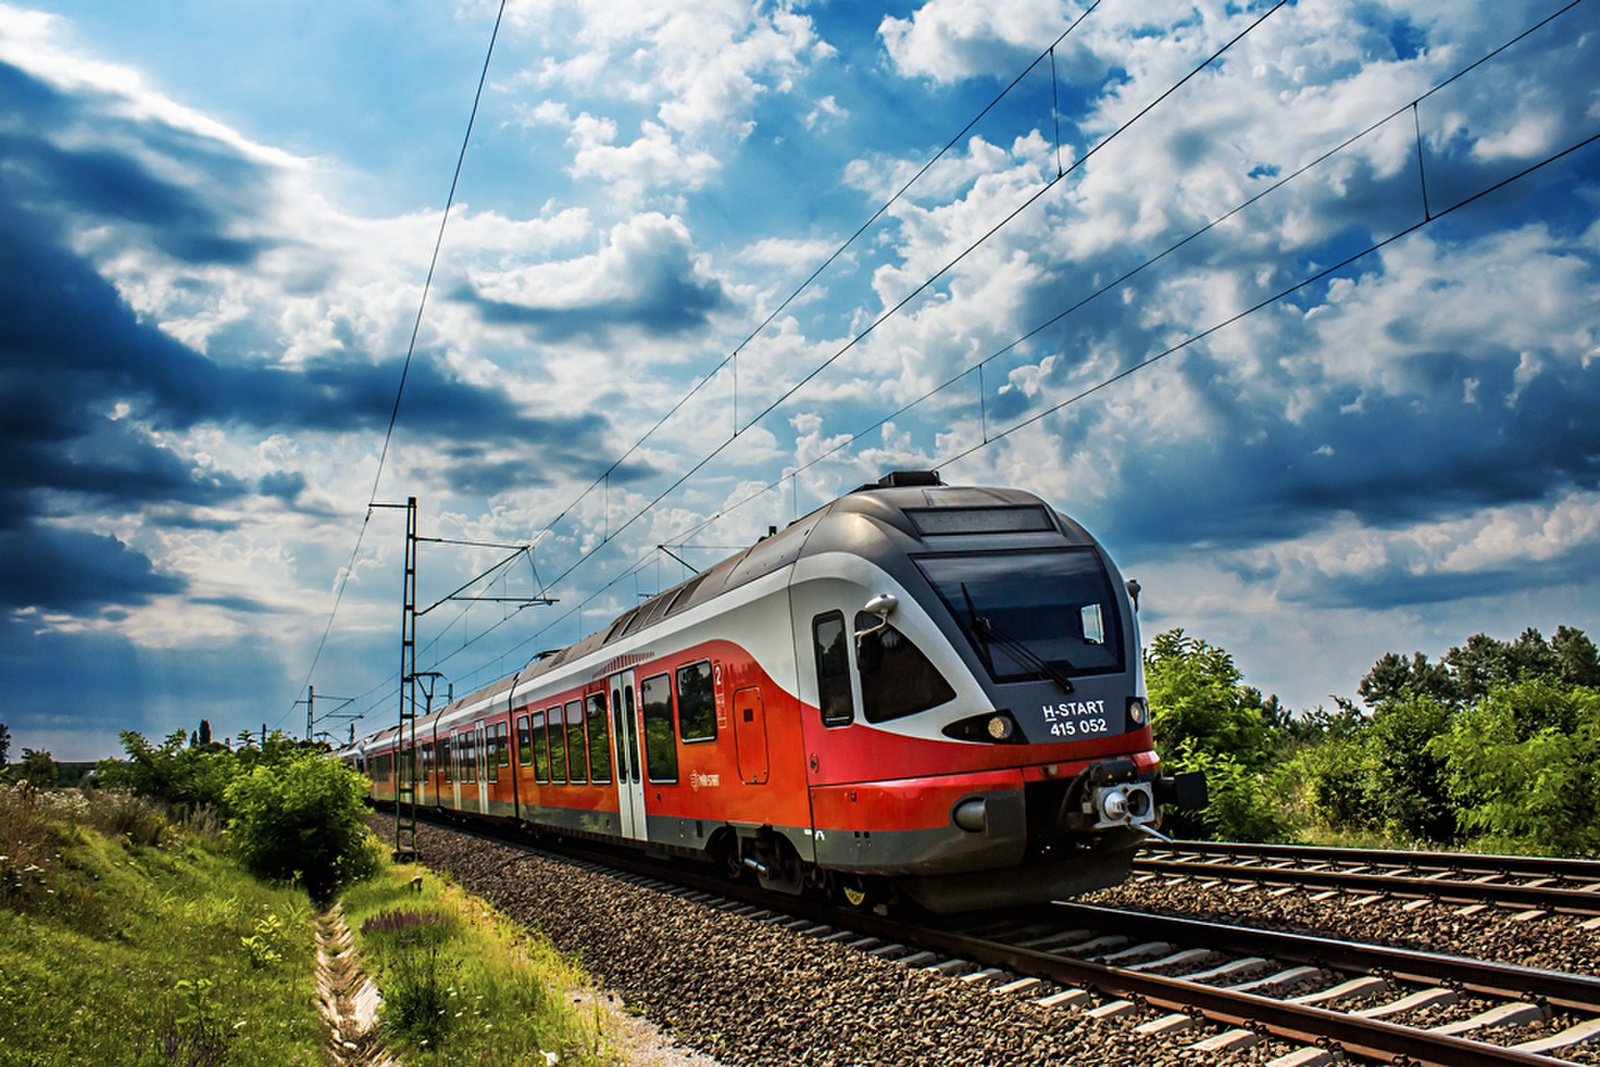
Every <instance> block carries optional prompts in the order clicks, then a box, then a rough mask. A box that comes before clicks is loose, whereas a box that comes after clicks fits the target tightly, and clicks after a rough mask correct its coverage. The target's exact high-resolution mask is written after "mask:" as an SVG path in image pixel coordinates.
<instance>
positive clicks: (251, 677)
mask: <svg viewBox="0 0 1600 1067" xmlns="http://www.w3.org/2000/svg"><path fill="white" fill-rule="evenodd" d="M0 677H4V678H5V680H6V697H7V701H8V704H7V711H6V718H5V721H6V725H7V726H9V727H10V728H11V736H12V744H13V751H17V750H18V748H17V746H19V745H28V746H29V747H37V748H48V749H51V750H53V751H54V753H55V755H56V757H57V758H58V759H94V758H98V757H102V756H110V755H114V754H115V755H120V754H121V748H120V746H119V745H118V743H117V733H118V731H121V730H137V731H139V732H141V733H143V734H145V736H146V737H148V738H150V739H152V740H156V739H159V738H162V737H165V736H166V735H167V734H168V733H170V732H171V731H172V730H174V729H178V728H182V729H184V730H186V731H187V730H194V729H197V728H198V727H199V725H200V719H202V718H208V719H210V720H211V725H212V727H213V728H214V729H215V731H216V735H217V736H218V737H232V736H234V735H236V734H237V733H238V732H239V731H240V730H241V729H245V728H248V729H250V730H251V731H252V732H254V731H257V730H259V729H260V728H261V719H262V717H263V716H262V703H261V694H262V693H264V692H268V693H270V692H279V691H282V690H283V689H284V688H285V686H286V685H293V684H294V683H293V682H290V681H288V680H287V679H285V678H284V677H283V674H282V671H281V667H280V665H279V662H278V660H277V659H276V658H275V657H274V656H272V655H270V654H267V650H266V649H265V647H264V646H263V644H262V642H261V641H260V639H259V638H257V637H255V636H245V637H240V638H235V639H233V640H231V641H224V640H220V639H218V640H214V641H212V642H209V643H208V644H207V645H206V646H205V647H203V648H187V649H149V648H140V647H138V646H136V645H135V644H134V643H133V642H132V641H131V640H129V638H127V637H126V636H124V635H122V634H116V633H96V632H89V633H61V632H56V631H51V630H42V631H41V630H39V629H38V628H37V627H36V626H35V625H33V623H32V620H29V619H26V618H24V619H17V618H14V617H7V616H5V615H3V614H0ZM273 725H276V723H274V724H273Z"/></svg>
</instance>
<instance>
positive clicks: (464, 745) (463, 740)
mask: <svg viewBox="0 0 1600 1067" xmlns="http://www.w3.org/2000/svg"><path fill="white" fill-rule="evenodd" d="M456 751H457V752H459V753H461V780H462V781H463V782H476V781H477V780H478V745H477V742H475V741H474V740H473V739H472V735H471V734H470V733H463V734H457V735H456Z"/></svg>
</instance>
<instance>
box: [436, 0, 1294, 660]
mask: <svg viewBox="0 0 1600 1067" xmlns="http://www.w3.org/2000/svg"><path fill="white" fill-rule="evenodd" d="M1288 2H1289V0H1278V2H1276V3H1274V4H1273V5H1272V6H1271V7H1269V8H1268V9H1267V10H1266V11H1265V12H1263V13H1262V14H1261V15H1259V16H1257V17H1256V18H1255V19H1254V20H1253V21H1251V22H1250V23H1249V24H1248V25H1246V26H1245V27H1244V28H1243V29H1242V30H1240V31H1239V32H1238V33H1237V34H1235V35H1234V36H1233V37H1232V38H1230V39H1229V40H1228V41H1226V42H1225V43H1224V44H1222V45H1221V47H1219V48H1217V49H1216V50H1215V51H1213V52H1211V53H1210V54H1209V55H1207V56H1206V58H1205V59H1204V60H1203V61H1201V62H1200V63H1199V64H1197V65H1196V66H1194V67H1193V68H1191V69H1190V70H1189V71H1188V73H1186V74H1184V75H1183V77H1181V78H1179V79H1178V80H1177V81H1175V82H1173V83H1172V84H1171V85H1169V86H1168V87H1167V88H1166V89H1164V90H1163V91H1162V92H1161V93H1160V94H1158V95H1157V96H1156V97H1155V98H1154V99H1152V100H1150V101H1148V102H1147V103H1146V104H1145V105H1144V106H1143V107H1141V108H1140V109H1139V110H1138V111H1137V112H1135V113H1134V114H1133V115H1132V116H1131V117H1129V118H1127V119H1125V120H1124V121H1122V122H1121V123H1119V124H1118V125H1117V126H1116V128H1114V129H1113V130H1111V131H1110V132H1109V133H1107V134H1106V135H1105V136H1104V137H1102V138H1101V139H1100V140H1099V141H1097V142H1096V143H1095V144H1094V145H1092V146H1090V148H1089V149H1088V150H1087V151H1085V152H1084V154H1083V155H1082V156H1081V157H1079V158H1078V159H1076V160H1074V161H1073V163H1072V164H1071V165H1070V166H1068V167H1067V168H1065V169H1064V170H1060V171H1059V172H1058V173H1057V174H1056V175H1055V176H1054V177H1052V178H1050V179H1049V180H1047V181H1046V182H1045V183H1044V184H1043V185H1042V186H1041V187H1040V188H1039V189H1037V190H1036V191H1035V192H1034V193H1033V194H1032V195H1030V196H1029V197H1028V198H1027V199H1026V200H1025V201H1024V202H1023V203H1022V204H1021V205H1019V206H1017V207H1016V208H1014V209H1013V210H1012V211H1011V212H1010V213H1008V214H1007V215H1006V216H1005V217H1004V218H1002V219H1001V220H1000V221H999V222H998V223H996V224H995V225H994V226H992V227H991V228H990V229H988V230H987V231H985V232H984V234H983V235H982V236H980V237H979V238H978V239H977V240H976V241H974V242H972V243H971V244H969V245H968V246H966V247H965V248H964V249H962V250H961V252H959V253H958V254H957V255H956V256H955V257H954V258H953V259H951V260H950V261H949V262H947V263H945V264H944V265H943V266H942V267H940V268H939V269H938V270H937V271H936V272H934V273H933V274H932V275H930V276H929V277H928V278H926V279H925V280H924V281H922V282H921V283H920V284H918V285H917V286H916V287H915V288H913V289H912V290H911V291H910V292H908V293H907V294H905V296H903V297H902V298H901V299H900V300H899V301H898V302H896V303H895V304H894V305H893V306H891V307H890V308H888V309H887V310H886V311H884V312H882V313H881V314H880V315H878V316H877V317H876V318H875V319H874V320H873V321H872V322H871V323H869V324H868V325H867V326H866V327H865V328H864V329H862V330H860V331H859V332H857V333H856V334H854V335H853V336H852V337H851V339H850V340H849V341H847V342H846V343H845V344H844V345H843V346H841V347H840V348H839V349H837V350H836V351H834V352H833V354H832V355H830V356H829V357H828V358H827V359H825V360H823V361H822V363H820V364H819V365H818V366H816V367H814V368H813V369H812V370H811V371H809V372H808V373H807V374H806V375H804V376H803V377H802V378H801V379H800V380H799V381H797V382H795V383H794V384H793V385H791V386H789V387H788V388H787V389H786V390H784V391H783V392H782V393H781V394H780V395H779V396H778V397H777V398H776V399H775V400H773V401H772V402H771V403H770V404H768V405H767V406H766V407H765V408H763V409H762V410H761V411H760V412H759V413H758V414H756V415H755V416H754V417H753V418H751V419H749V420H747V421H746V422H745V423H744V426H743V427H742V428H741V427H738V426H735V427H734V430H733V432H732V433H731V434H730V436H729V437H727V438H726V439H724V440H723V441H721V442H720V443H719V444H718V445H717V446H716V447H715V448H713V449H712V450H711V451H709V452H708V453H707V454H705V455H704V456H702V457H701V458H700V459H699V460H698V461H697V462H695V463H694V464H693V465H692V466H690V467H689V468H688V469H687V470H686V471H685V472H684V473H683V474H682V475H681V476H680V477H678V478H677V479H676V480H675V481H674V482H672V483H671V484H670V485H668V486H667V488H666V489H664V490H662V492H661V493H660V494H658V495H657V496H656V497H655V498H654V499H652V500H651V501H650V502H649V503H648V504H646V505H645V506H644V507H642V508H640V509H639V510H638V511H636V512H635V513H634V514H633V515H631V516H629V517H628V518H627V519H626V520H625V521H624V522H623V523H622V524H621V525H619V526H617V527H616V528H614V529H613V528H612V527H611V525H610V507H609V506H607V508H606V532H605V536H604V537H603V538H601V540H600V542H599V545H598V546H597V547H596V549H593V550H591V551H590V552H588V553H585V554H584V555H582V556H580V557H579V558H578V560H576V561H575V562H574V563H573V564H571V565H570V566H568V567H567V569H566V570H564V571H562V572H561V573H560V574H559V575H557V576H556V577H555V578H554V579H552V580H551V581H550V583H548V585H547V586H546V588H547V589H548V588H549V586H550V585H554V584H556V583H559V582H561V581H563V580H564V579H565V578H567V577H568V576H569V575H571V574H572V573H573V572H574V571H575V570H577V569H578V568H579V567H581V566H583V565H584V564H585V562H586V561H587V560H589V559H590V558H592V557H593V555H594V554H595V552H596V551H598V547H601V546H604V545H606V544H609V543H610V542H612V541H614V540H615V539H616V538H617V537H618V536H619V535H620V534H621V533H623V532H624V531H625V530H627V529H629V528H631V527H632V525H633V524H634V523H635V522H637V521H638V520H639V518H641V517H642V516H644V515H646V514H648V513H649V512H650V511H651V510H652V509H653V508H654V507H655V506H656V505H657V504H659V503H660V502H661V501H662V500H663V499H665V498H666V497H667V496H668V495H670V494H671V493H673V492H675V491H676V490H677V489H678V488H679V487H681V486H682V485H683V484H684V483H686V482H687V481H689V480H690V479H691V478H693V477H694V476H695V475H696V474H698V473H699V472H700V471H701V470H702V469H703V468H704V467H705V466H706V465H707V464H708V463H710V462H711V461H712V460H714V459H716V458H717V457H718V456H719V455H721V454H722V453H723V452H724V451H725V450H726V449H727V448H728V447H729V446H730V445H731V444H733V443H734V441H736V440H737V439H738V436H739V434H740V432H741V431H742V429H748V428H749V427H751V426H754V425H755V424H757V423H759V422H761V421H762V420H764V419H765V418H766V417H767V416H768V415H770V414H771V413H772V412H773V411H775V410H776V409H777V408H778V407H780V406H781V405H782V404H783V403H785V402H786V401H787V400H788V399H789V398H791V397H792V396H794V395H795V394H796V393H798V392H799V391H800V390H801V389H803V388H804V387H805V386H806V385H808V384H809V383H810V382H811V381H813V380H814V379H815V378H816V377H817V376H818V375H819V374H821V373H822V372H823V371H825V370H826V369H828V368H829V367H830V366H832V365H833V364H834V363H836V362H837V361H838V360H839V359H840V358H842V357H843V356H845V355H846V354H848V353H849V352H851V351H852V350H854V349H855V348H856V346H858V345H859V344H860V343H861V342H862V341H864V340H865V339H866V338H867V337H868V336H870V335H871V334H872V333H873V332H874V331H875V330H876V329H877V328H878V327H879V326H881V325H883V323H884V322H886V321H888V320H889V319H890V318H892V317H894V316H895V315H898V314H899V313H900V312H901V311H903V310H904V309H905V308H906V306H908V305H909V304H910V303H911V302H912V301H914V300H916V299H917V298H918V297H920V296H921V295H922V294H923V293H925V292H927V291H928V289H929V288H931V287H932V286H933V285H934V284H935V283H936V282H938V280H939V279H940V278H942V277H944V276H945V275H946V274H948V273H949V272H950V271H951V270H953V269H954V268H955V267H956V266H958V265H959V264H960V263H961V262H962V261H964V260H965V259H966V258H967V257H968V256H969V255H971V254H972V252H973V251H975V250H976V249H977V248H979V247H981V246H982V245H983V244H984V243H985V242H987V241H988V240H989V239H990V238H992V237H993V236H994V235H995V234H996V233H998V232H1000V230H1002V229H1004V228H1005V227H1006V226H1008V225H1010V224H1011V223H1012V222H1013V221H1015V220H1016V219H1017V218H1018V217H1020V216H1021V215H1022V214H1023V213H1024V212H1026V211H1027V210H1028V209H1029V208H1030V207H1031V206H1032V205H1033V204H1035V203H1037V202H1038V201H1039V199H1040V198H1041V197H1043V196H1044V195H1045V194H1046V193H1048V192H1050V190H1052V189H1053V188H1055V187H1056V186H1057V185H1059V184H1060V183H1061V182H1063V181H1065V180H1066V179H1067V178H1068V177H1071V176H1072V175H1073V174H1075V173H1076V172H1077V171H1078V170H1079V169H1081V168H1082V167H1083V166H1084V165H1085V164H1087V163H1088V161H1089V160H1090V159H1091V158H1093V157H1094V156H1095V155H1096V154H1097V153H1099V152H1100V151H1101V150H1103V149H1104V148H1105V147H1106V146H1108V145H1109V144H1111V142H1112V141H1114V140H1116V138H1117V137H1119V136H1120V135H1122V134H1123V133H1124V132H1126V131H1127V130H1128V129H1130V128H1131V127H1133V126H1134V125H1135V124H1137V123H1138V122H1139V121H1140V120H1141V119H1143V118H1144V117H1145V116H1147V115H1148V114H1150V113H1151V112H1152V111H1154V110H1155V109H1156V108H1157V107H1159V106H1160V105H1161V104H1162V103H1164V102H1165V101H1166V100H1167V99H1168V98H1170V97H1171V96H1172V94H1173V93H1175V92H1177V91H1178V90H1179V89H1181V88H1182V87H1183V86H1184V85H1186V84H1187V83H1188V82H1189V81H1191V80H1192V79H1193V78H1195V77H1196V76H1198V75H1199V74H1200V73H1201V72H1202V71H1204V70H1206V69H1207V68H1209V67H1210V66H1211V65H1212V64H1214V63H1215V62H1216V61H1217V60H1218V59H1219V58H1221V57H1222V56H1223V55H1224V54H1226V53H1227V52H1228V51H1229V50H1230V49H1231V48H1233V47H1234V45H1236V44H1238V43H1239V41H1241V40H1243V39H1244V38H1245V37H1246V36H1248V35H1249V34H1250V33H1251V32H1253V31H1254V30H1255V29H1256V28H1257V27H1259V26H1260V25H1261V24H1262V23H1264V22H1265V21H1266V20H1267V19H1268V18H1270V17H1271V16H1272V15H1273V14H1274V13H1276V12H1277V11H1278V10H1279V9H1280V8H1283V7H1285V6H1286V5H1287V4H1288ZM1096 6H1098V4H1096ZM1089 10H1093V8H1090V9H1089ZM1087 14H1088V11H1086V12H1084V14H1083V15H1081V16H1080V17H1079V19H1078V20H1077V21H1075V22H1074V23H1073V25H1072V26H1071V27H1069V28H1068V30H1067V33H1070V32H1071V30H1072V29H1073V28H1075V27H1076V26H1077V25H1079V24H1080V23H1081V22H1082V20H1083V18H1084V17H1086V16H1087ZM1066 35H1067V34H1066V33H1063V34H1062V35H1061V36H1060V37H1058V38H1057V39H1056V41H1055V42H1054V43H1053V44H1052V45H1051V46H1050V49H1047V50H1046V51H1045V52H1043V53H1041V54H1040V57H1039V58H1038V59H1035V60H1034V62H1033V64H1032V65H1031V66H1030V68H1029V69H1030V70H1031V69H1032V67H1034V66H1037V65H1038V64H1039V62H1040V61H1041V60H1042V59H1043V58H1044V57H1045V56H1048V55H1049V53H1050V50H1051V49H1054V48H1055V47H1056V46H1057V45H1059V44H1060V43H1061V41H1062V40H1064V39H1065V38H1066ZM1026 73H1027V72H1026V71H1025V72H1024V74H1023V75H1019V76H1018V78H1017V79H1016V80H1014V81H1013V82H1012V83H1011V84H1012V86H1015V85H1016V84H1017V82H1018V81H1020V80H1021V78H1022V77H1023V76H1025V74H1026ZM1008 91H1009V87H1008ZM993 106H994V102H991V103H990V105H989V108H992V107H993ZM987 110H988V108H986V109H985V111H987ZM980 117H981V115H980ZM976 121H977V119H974V120H973V123H975V122H976ZM973 123H968V125H967V126H966V127H965V128H964V130H963V134H964V133H965V132H966V130H970V129H971V127H972V125H973ZM963 134H958V135H957V137H956V138H954V139H952V141H951V142H950V144H954V143H955V141H957V140H959V139H960V137H961V136H962V135H963ZM948 148H949V145H947V146H946V149H945V150H948ZM941 154H942V153H941ZM931 165H932V163H931V162H930V163H929V164H928V166H931ZM926 170H927V166H925V167H924V168H923V170H922V171H919V172H918V176H920V175H921V174H922V173H925V172H926ZM914 180H915V179H913V181H914ZM910 184H911V183H910V182H908V183H907V184H906V186H904V187H902V189H901V190H900V191H899V192H897V193H896V194H895V199H897V198H898V197H900V196H901V195H903V194H904V192H905V191H906V189H908V188H909V187H910ZM891 203H892V200H891ZM887 207H888V205H885V207H883V208H881V209H880V210H879V212H878V213H877V214H876V215H874V219H876V218H877V217H878V216H879V215H881V214H882V213H883V211H885V210H887ZM867 225H870V222H869V223H868V224H867ZM865 228H866V226H863V227H862V230H860V231H857V235H856V236H859V234H860V233H861V232H863V231H864V230H865ZM854 239H855V238H854V237H852V238H851V240H852V241H853V240H854ZM815 276H816V275H815V274H813V276H812V277H813V278H814V277H815ZM808 284H809V283H808ZM796 295H798V292H797V293H796ZM790 299H793V297H791V298H790ZM775 314H776V313H775ZM767 321H768V322H770V321H771V317H769V319H768V320H767ZM763 328H764V327H763ZM757 332H759V329H758V331H757ZM751 336H752V337H753V336H755V334H754V333H753V334H752V335H751ZM747 341H748V338H747ZM725 364H726V361H724V364H723V365H725ZM720 366H721V365H719V369H720ZM709 380H710V379H709V377H708V378H707V379H703V380H702V381H701V382H700V383H698V384H697V385H696V386H695V389H694V390H691V395H692V393H693V392H694V391H696V390H698V389H699V388H701V387H703V386H704V384H705V383H706V382H707V381H709ZM686 399H687V397H686V398H685V400H686ZM683 403H684V401H683V400H680V401H679V402H678V404H677V405H675V406H674V408H673V411H676V410H678V408H679V407H681V406H682V404H683ZM670 414H671V413H670V412H669V415H668V416H667V417H668V418H670ZM664 422H665V418H663V420H662V421H661V422H660V423H657V428H659V426H660V425H661V424H662V423H664ZM651 432H654V431H653V430H652V431H651ZM646 436H647V437H648V435H646ZM642 443H643V439H641V444H642ZM635 447H637V446H635ZM629 454H631V450H630V452H629ZM620 463H621V460H619V461H618V464H620ZM615 469H616V464H614V465H613V467H612V468H611V469H610V470H608V471H607V473H606V475H605V476H604V477H603V478H602V479H597V480H596V481H595V482H594V483H592V484H591V485H590V486H589V488H588V489H586V490H585V491H584V493H583V494H582V495H580V496H579V498H578V499H579V500H582V499H583V498H584V497H585V496H587V495H588V493H591V492H593V491H594V488H595V486H596V485H599V484H601V483H602V481H605V482H606V484H608V485H609V477H610V474H611V472H612V471H614V470H615ZM575 506H576V502H574V503H573V504H571V505H568V507H567V509H565V510H563V511H562V512H561V514H559V515H557V516H556V518H555V519H553V520H551V522H550V523H549V524H548V525H547V526H545V527H544V529H542V530H540V531H539V533H538V534H536V535H535V536H534V540H537V539H538V538H540V537H542V536H544V535H545V534H547V533H550V532H551V531H552V530H553V529H554V527H555V525H556V524H557V523H559V522H560V521H561V519H562V518H564V517H565V516H566V514H567V513H568V512H569V511H570V510H571V509H572V508H573V507H575ZM516 558H517V554H516V553H514V554H513V555H511V556H508V557H506V558H504V559H502V560H500V561H498V562H497V563H495V564H494V565H493V566H491V567H489V568H488V569H487V570H485V571H483V572H481V573H480V574H478V575H477V576H475V577H474V578H473V579H470V580H469V581H468V582H467V583H466V585H468V586H470V585H471V584H473V583H475V582H479V581H484V580H488V579H492V577H493V576H494V575H496V574H497V573H499V572H500V570H501V569H502V568H504V567H506V566H509V565H510V564H511V563H512V562H513V561H514V560H515V559H516ZM430 647H431V645H430Z"/></svg>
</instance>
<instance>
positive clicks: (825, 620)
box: [811, 611, 856, 726]
mask: <svg viewBox="0 0 1600 1067" xmlns="http://www.w3.org/2000/svg"><path fill="white" fill-rule="evenodd" d="M811 637H812V647H813V648H814V649H815V651H816V654H817V706H818V707H819V708H820V709H821V711H822V725H824V726H848V725H849V724H850V723H851V722H853V721H854V720H855V717H856V700H855V696H854V695H852V694H851V692H850V645H849V643H848V642H849V634H848V633H847V632H846V631H845V628H844V613H843V612H841V611H830V612H828V613H827V614H825V615H818V616H817V617H816V618H815V619H812V620H811Z"/></svg>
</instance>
